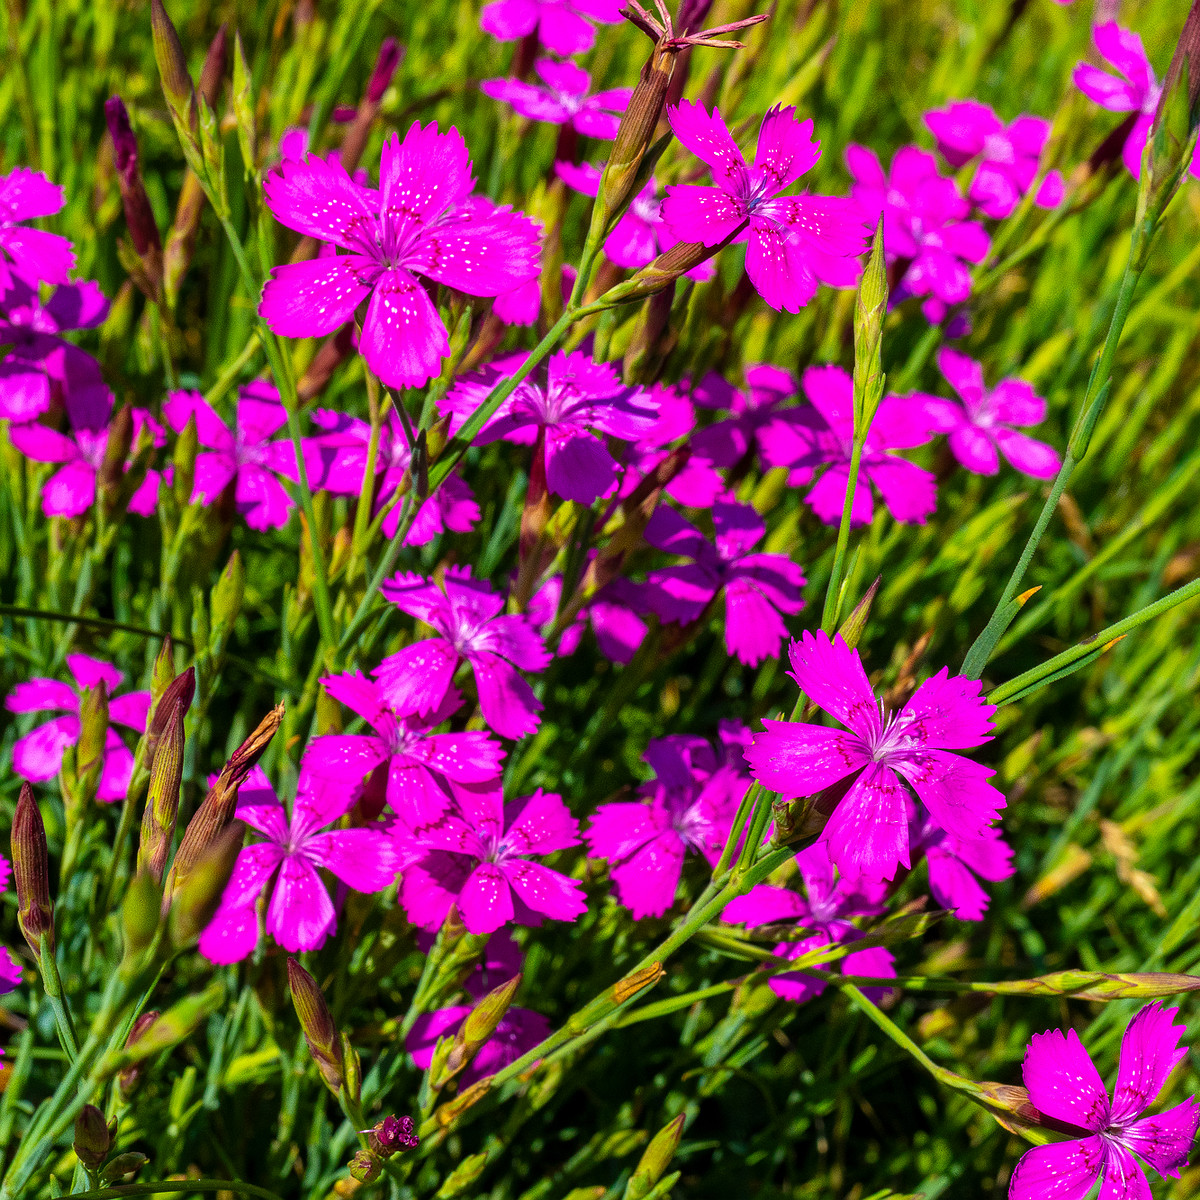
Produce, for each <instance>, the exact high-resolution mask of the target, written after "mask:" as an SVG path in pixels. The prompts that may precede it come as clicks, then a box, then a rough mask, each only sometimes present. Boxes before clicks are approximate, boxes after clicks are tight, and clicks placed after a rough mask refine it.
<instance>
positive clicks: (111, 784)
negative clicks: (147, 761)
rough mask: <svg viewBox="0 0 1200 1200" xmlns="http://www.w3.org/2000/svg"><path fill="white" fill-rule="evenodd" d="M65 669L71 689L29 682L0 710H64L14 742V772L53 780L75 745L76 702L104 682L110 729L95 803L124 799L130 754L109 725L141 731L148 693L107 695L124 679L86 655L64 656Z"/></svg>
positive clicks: (35, 780) (130, 769) (47, 681)
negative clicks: (66, 755) (60, 714)
mask: <svg viewBox="0 0 1200 1200" xmlns="http://www.w3.org/2000/svg"><path fill="white" fill-rule="evenodd" d="M67 670H68V671H70V672H71V677H72V678H73V679H74V680H75V686H74V687H72V686H71V685H70V684H69V683H60V682H59V681H58V680H57V679H30V680H29V681H28V682H26V683H19V684H17V686H16V687H15V688H13V690H12V691H11V692H10V693H9V694H8V696H6V697H5V700H4V707H5V708H7V709H8V711H9V712H12V713H27V712H46V711H50V712H63V713H66V714H67V715H66V716H62V717H54V718H53V719H52V720H49V721H47V722H46V723H45V724H44V725H39V726H38V727H37V728H36V729H34V730H32V731H31V732H30V733H27V734H26V735H25V736H24V737H23V738H19V739H18V740H17V742H16V744H15V745H14V746H13V770H14V771H16V773H17V774H18V775H20V776H21V777H22V778H23V779H28V780H30V782H32V783H41V782H42V781H43V780H46V779H53V778H54V776H55V775H57V774H58V770H59V768H60V767H61V766H62V758H63V751H64V750H66V748H67V747H68V746H73V745H74V744H75V743H76V742H77V741H79V732H80V730H79V701H80V697H81V694H82V692H83V690H84V689H85V688H89V687H95V686H96V685H97V684H98V683H103V684H104V685H105V687H106V688H107V689H108V692H109V699H108V719H109V722H110V724H109V729H108V733H107V734H106V735H105V739H104V765H103V767H102V768H101V771H100V784H99V787H98V790H97V792H96V799H97V800H104V801H106V802H107V801H112V800H123V799H124V798H125V791H126V789H127V788H128V787H129V780H130V777H131V776H132V775H133V755H132V754H131V753H130V752H129V749H128V747H126V745H125V743H124V742H123V741H122V740H121V736H120V734H118V733H117V731H116V730H115V729H114V728H113V727H112V726H113V725H124V726H125V727H126V728H128V729H133V730H135V731H136V732H137V733H145V731H146V717H147V714H148V713H149V711H150V693H149V692H126V693H125V695H123V696H114V695H113V694H112V693H113V692H114V691H115V690H116V689H117V688H118V687H120V685H121V680H122V679H123V678H124V676H123V675H122V674H121V672H120V671H118V670H117V668H116V667H114V666H113V665H112V664H111V663H106V662H102V661H101V660H100V659H98V658H91V657H89V656H88V655H86V654H68V655H67Z"/></svg>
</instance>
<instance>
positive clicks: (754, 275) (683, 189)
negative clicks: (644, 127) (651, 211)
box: [662, 100, 868, 312]
mask: <svg viewBox="0 0 1200 1200" xmlns="http://www.w3.org/2000/svg"><path fill="white" fill-rule="evenodd" d="M667 117H668V119H669V120H670V122H671V128H672V129H673V130H674V131H675V136H676V137H677V138H679V140H680V141H681V142H682V143H683V145H684V146H685V147H686V148H687V149H688V150H690V151H691V152H692V153H693V154H695V155H696V157H697V158H699V159H701V160H702V161H703V162H705V163H707V164H708V166H709V167H710V168H711V169H712V174H713V181H714V183H715V185H716V186H715V187H700V186H697V185H694V184H676V185H674V186H672V187H668V188H667V197H666V199H665V200H664V201H663V206H662V218H663V220H664V221H665V222H666V225H667V228H668V229H670V231H671V233H672V235H673V236H674V237H676V238H678V239H679V240H680V241H681V242H701V243H703V244H704V245H705V246H716V245H718V244H720V243H721V242H723V241H725V239H726V238H728V237H730V236H731V235H733V234H734V233H736V232H737V231H738V228H739V227H740V226H741V225H743V224H746V223H747V222H748V235H749V241H748V245H747V248H746V274H747V275H748V276H749V278H750V282H751V283H752V284H753V285H754V287H755V289H756V290H757V291H758V294H759V295H760V296H762V298H763V299H764V300H765V301H766V302H767V303H768V304H769V305H770V306H771V307H772V308H775V309H782V310H783V311H785V312H799V311H800V309H801V308H803V307H804V305H806V304H807V303H808V302H809V301H810V300H811V299H812V298H813V296H815V295H816V292H817V281H818V279H820V278H821V273H822V269H823V266H824V264H825V263H826V262H829V261H831V260H839V259H845V258H847V257H853V256H857V255H859V254H861V253H862V252H863V250H864V249H865V248H866V238H867V233H868V230H867V227H866V225H865V224H864V223H863V214H862V212H861V211H860V210H859V208H858V206H857V205H856V204H854V203H852V202H851V201H849V200H843V199H837V198H834V197H832V196H782V195H781V194H780V193H781V192H783V191H784V190H785V189H787V188H788V187H790V186H791V185H792V184H794V183H795V182H796V180H798V179H799V178H800V176H801V175H803V174H804V173H805V172H806V171H808V170H810V169H811V168H812V167H813V166H814V165H815V164H816V162H817V159H819V158H820V156H821V145H820V143H819V142H817V141H814V140H813V137H812V132H813V123H812V121H811V120H808V121H797V120H796V110H795V109H794V108H779V107H778V106H777V107H775V108H772V109H771V110H770V111H769V112H768V113H767V115H766V116H765V117H763V121H762V127H761V128H760V129H759V133H758V152H757V154H756V156H755V160H754V166H753V167H750V166H748V165H747V164H746V160H745V158H743V156H742V152H741V150H739V149H738V146H737V143H736V142H735V141H734V140H733V137H732V135H731V134H730V132H729V130H728V128H727V127H726V125H725V122H724V120H723V119H722V117H721V113H720V111H719V110H717V109H713V111H712V114H711V115H710V114H709V113H708V111H707V110H706V109H705V108H704V106H703V105H702V104H696V103H693V102H691V101H688V100H685V101H684V102H683V103H682V104H679V105H677V106H676V107H674V108H670V109H668V110H667Z"/></svg>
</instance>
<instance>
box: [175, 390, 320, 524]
mask: <svg viewBox="0 0 1200 1200" xmlns="http://www.w3.org/2000/svg"><path fill="white" fill-rule="evenodd" d="M163 416H164V417H166V419H167V422H168V424H169V425H170V426H171V428H172V429H174V430H175V432H176V433H182V432H183V429H184V427H185V426H186V425H187V423H188V418H189V417H191V416H195V418H196V435H197V437H198V438H199V441H200V445H201V446H207V447H208V449H207V450H204V451H201V452H200V453H199V454H198V455H196V478H195V483H194V484H193V485H192V503H193V504H214V503H215V502H216V501H217V500H218V499H219V497H220V495H221V493H222V492H223V491H224V490H225V489H226V488H227V487H228V486H229V485H230V484H233V485H234V498H235V500H236V502H237V510H238V512H239V513H241V514H242V516H244V517H245V518H246V524H247V525H249V526H250V528H251V529H274V528H278V527H280V526H282V525H286V524H287V521H288V517H289V516H290V515H291V512H292V507H293V501H292V498H291V496H289V495H288V492H287V489H286V488H285V487H284V486H283V484H282V483H280V482H279V478H278V476H281V475H282V476H283V478H285V479H288V480H292V481H294V480H295V479H296V453H295V450H294V449H293V447H292V443H291V442H290V441H289V440H288V439H287V438H278V439H276V440H275V441H273V442H272V441H269V440H268V439H269V438H270V437H271V435H272V434H273V433H278V431H279V430H280V429H282V428H283V426H284V425H285V424H286V423H287V413H286V412H285V410H284V407H283V405H282V404H281V403H280V402H279V393H278V392H277V391H276V390H275V387H274V385H273V384H270V383H267V382H265V381H262V380H256V381H255V382H254V383H248V384H246V385H245V386H244V387H242V388H241V389H240V391H239V392H238V405H237V429H236V431H235V432H230V430H229V427H228V426H227V425H226V424H225V422H224V421H222V420H221V418H220V417H218V416H217V414H216V413H215V412H214V411H213V409H212V406H211V405H210V404H209V403H208V402H207V401H206V400H205V399H204V397H203V396H201V395H200V393H199V392H172V393H171V394H170V396H169V397H168V398H167V402H166V403H165V404H164V405H163Z"/></svg>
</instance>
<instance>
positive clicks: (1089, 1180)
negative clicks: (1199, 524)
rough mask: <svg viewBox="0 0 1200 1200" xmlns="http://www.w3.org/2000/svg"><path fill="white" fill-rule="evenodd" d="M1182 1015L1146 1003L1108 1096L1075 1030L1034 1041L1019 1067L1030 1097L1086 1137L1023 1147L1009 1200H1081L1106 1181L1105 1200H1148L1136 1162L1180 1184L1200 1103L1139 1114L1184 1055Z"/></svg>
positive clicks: (1036, 1037)
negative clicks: (1178, 1020)
mask: <svg viewBox="0 0 1200 1200" xmlns="http://www.w3.org/2000/svg"><path fill="white" fill-rule="evenodd" d="M1178 1013H1179V1009H1177V1008H1163V1007H1162V1004H1161V1003H1158V1004H1149V1005H1147V1006H1146V1007H1145V1008H1143V1009H1142V1011H1141V1012H1139V1013H1138V1014H1137V1016H1135V1017H1134V1018H1133V1020H1132V1021H1130V1023H1129V1027H1128V1028H1127V1029H1126V1030H1125V1036H1124V1037H1123V1038H1122V1039H1121V1064H1120V1066H1119V1067H1118V1068H1117V1083H1116V1087H1115V1088H1114V1089H1113V1095H1112V1099H1111V1100H1109V1098H1108V1092H1107V1091H1106V1090H1105V1088H1104V1083H1103V1081H1102V1080H1101V1079H1100V1076H1099V1074H1098V1073H1097V1071H1096V1067H1095V1064H1094V1063H1093V1062H1092V1060H1091V1057H1090V1056H1089V1055H1088V1052H1087V1051H1086V1050H1085V1049H1084V1048H1083V1044H1082V1043H1081V1042H1080V1040H1079V1035H1078V1034H1076V1032H1075V1031H1074V1030H1073V1029H1069V1030H1068V1031H1067V1032H1066V1034H1065V1035H1064V1034H1062V1033H1060V1032H1059V1031H1058V1030H1057V1029H1052V1030H1048V1031H1047V1032H1046V1033H1035V1034H1034V1035H1033V1037H1032V1038H1031V1039H1030V1042H1029V1048H1028V1049H1027V1050H1026V1051H1025V1062H1024V1064H1023V1066H1022V1075H1023V1076H1024V1079H1025V1086H1026V1087H1027V1088H1028V1089H1029V1099H1030V1100H1031V1101H1032V1102H1033V1106H1034V1107H1035V1108H1036V1109H1037V1110H1038V1111H1039V1112H1040V1113H1042V1114H1044V1115H1045V1116H1047V1117H1050V1118H1051V1119H1053V1120H1055V1121H1061V1122H1065V1123H1066V1124H1068V1125H1072V1126H1074V1127H1075V1128H1076V1129H1077V1130H1078V1132H1079V1134H1081V1135H1083V1136H1082V1137H1080V1138H1078V1139H1076V1140H1074V1141H1069V1142H1056V1143H1054V1144H1052V1145H1049V1146H1035V1147H1034V1148H1033V1149H1032V1150H1028V1151H1026V1153H1025V1156H1024V1157H1023V1158H1022V1159H1021V1161H1020V1162H1019V1163H1017V1169H1016V1170H1015V1171H1014V1172H1013V1176H1012V1180H1011V1181H1010V1183H1009V1186H1008V1194H1009V1197H1010V1200H1046V1198H1047V1197H1051V1196H1053V1197H1055V1198H1056V1200H1058V1198H1060V1200H1083V1197H1085V1196H1087V1195H1089V1194H1090V1193H1091V1190H1092V1188H1093V1187H1095V1185H1096V1183H1097V1181H1100V1180H1103V1186H1102V1188H1101V1192H1100V1195H1101V1197H1102V1200H1149V1196H1150V1185H1149V1184H1148V1183H1147V1182H1146V1176H1145V1173H1144V1172H1143V1170H1142V1167H1141V1165H1140V1164H1139V1162H1138V1158H1139V1157H1140V1158H1141V1159H1143V1160H1144V1161H1145V1162H1147V1163H1149V1164H1150V1166H1152V1167H1153V1168H1154V1169H1155V1170H1156V1171H1157V1172H1158V1173H1159V1174H1160V1175H1165V1176H1168V1177H1169V1178H1171V1179H1178V1178H1179V1172H1180V1171H1181V1170H1182V1169H1183V1168H1184V1167H1186V1166H1187V1160H1188V1152H1189V1151H1190V1150H1191V1147H1192V1141H1193V1139H1194V1138H1195V1136H1196V1127H1197V1124H1198V1123H1200V1105H1198V1104H1197V1102H1196V1100H1195V1098H1194V1097H1191V1096H1189V1097H1188V1099H1186V1100H1185V1101H1183V1103H1182V1104H1177V1105H1175V1107H1174V1108H1169V1109H1167V1111H1166V1112H1163V1113H1158V1114H1156V1115H1154V1116H1148V1117H1146V1116H1141V1115H1140V1114H1142V1113H1144V1112H1145V1110H1146V1108H1147V1107H1148V1106H1149V1105H1150V1104H1152V1103H1153V1102H1154V1099H1155V1097H1156V1096H1157V1095H1158V1093H1159V1092H1160V1091H1161V1090H1162V1088H1163V1085H1164V1084H1165V1083H1166V1082H1167V1078H1168V1076H1170V1074H1171V1072H1172V1071H1173V1070H1174V1069H1175V1068H1176V1067H1177V1066H1178V1065H1179V1064H1180V1063H1181V1062H1182V1061H1183V1060H1184V1058H1186V1057H1187V1049H1186V1048H1185V1047H1181V1046H1179V1039H1180V1037H1181V1036H1182V1035H1183V1034H1184V1033H1185V1032H1186V1029H1185V1027H1184V1026H1183V1025H1176V1024H1174V1022H1173V1018H1174V1017H1175V1016H1177V1015H1178ZM1135 1155H1136V1156H1137V1157H1135Z"/></svg>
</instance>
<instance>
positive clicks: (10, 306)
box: [0, 277, 113, 430]
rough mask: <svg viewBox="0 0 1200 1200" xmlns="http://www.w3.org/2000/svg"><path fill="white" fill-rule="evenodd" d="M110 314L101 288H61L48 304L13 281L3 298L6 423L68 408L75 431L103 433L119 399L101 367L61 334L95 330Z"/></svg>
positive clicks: (0, 382)
mask: <svg viewBox="0 0 1200 1200" xmlns="http://www.w3.org/2000/svg"><path fill="white" fill-rule="evenodd" d="M107 316H108V301H107V300H106V299H105V297H104V294H103V293H102V292H101V291H100V285H99V284H97V283H93V282H91V281H90V280H85V281H83V282H81V283H65V284H60V285H59V286H58V287H57V288H55V289H54V294H53V295H52V296H51V297H50V299H49V300H47V301H46V303H45V304H43V303H42V302H41V300H40V298H39V297H38V294H37V291H36V290H35V289H34V288H33V287H31V286H30V285H29V284H27V283H25V282H24V281H22V280H20V279H17V278H15V277H14V278H13V279H12V282H11V286H10V287H9V289H8V291H7V292H4V293H3V294H2V295H0V345H4V346H6V347H7V348H6V349H5V351H4V354H3V357H2V358H0V419H3V418H7V419H8V420H10V421H32V420H34V419H35V418H36V417H39V416H41V415H42V413H44V412H46V411H48V410H50V409H52V408H53V409H58V408H64V409H65V410H66V413H67V417H68V419H69V421H70V423H71V427H72V428H73V429H92V430H99V429H103V428H104V426H105V424H106V423H107V422H108V418H109V415H110V414H111V413H112V406H113V396H112V392H110V391H109V390H108V388H107V386H106V385H105V383H104V379H103V377H102V375H101V374H100V364H99V363H97V362H96V360H95V359H94V358H93V357H92V356H91V355H90V354H87V353H85V352H84V351H83V350H80V349H79V347H78V346H74V345H72V344H71V343H70V342H68V341H65V340H64V339H63V338H61V337H60V336H59V334H61V333H63V332H65V331H66V330H69V329H91V328H93V327H94V326H96V325H99V324H101V323H102V322H103V321H104V319H105V318H106V317H107Z"/></svg>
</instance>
